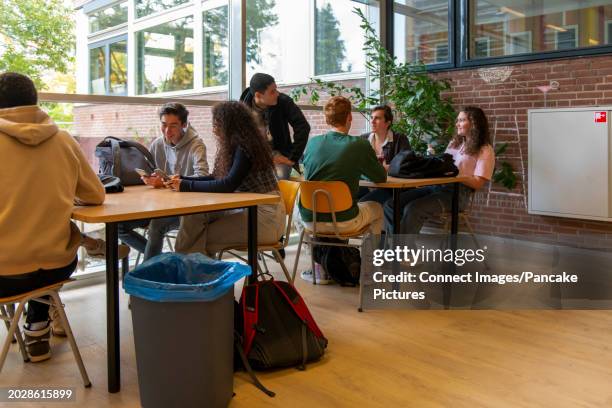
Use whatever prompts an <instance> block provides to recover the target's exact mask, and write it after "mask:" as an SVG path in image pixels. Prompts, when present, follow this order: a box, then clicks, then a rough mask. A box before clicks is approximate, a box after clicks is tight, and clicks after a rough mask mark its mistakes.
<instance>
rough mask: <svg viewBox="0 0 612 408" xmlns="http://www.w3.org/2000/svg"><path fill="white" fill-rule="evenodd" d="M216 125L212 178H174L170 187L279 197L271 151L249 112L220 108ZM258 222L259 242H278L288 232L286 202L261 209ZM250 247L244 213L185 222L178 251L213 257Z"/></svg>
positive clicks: (192, 218) (214, 119)
mask: <svg viewBox="0 0 612 408" xmlns="http://www.w3.org/2000/svg"><path fill="white" fill-rule="evenodd" d="M212 125H213V134H214V135H215V137H216V139H217V155H216V158H215V165H214V169H213V172H212V175H211V176H206V177H182V176H173V177H172V179H171V180H170V181H169V182H168V183H167V185H168V187H170V188H172V189H173V190H175V191H180V192H185V191H197V192H204V193H233V192H249V193H262V194H275V195H280V193H279V190H278V183H277V181H276V177H275V175H274V163H273V161H272V151H271V150H270V145H269V144H268V143H266V140H265V138H264V136H263V134H261V132H260V130H259V127H258V126H257V120H256V118H255V117H254V116H253V114H252V113H251V111H250V110H249V108H248V107H246V106H245V105H244V104H242V103H240V102H235V101H230V102H222V103H219V104H217V105H215V106H214V107H213V110H212ZM257 220H258V228H257V231H258V232H257V240H258V242H260V243H275V242H278V241H279V239H280V238H281V236H282V234H283V230H284V226H285V207H284V206H283V204H282V202H279V203H278V204H269V205H260V206H258V208H257ZM246 243H247V212H246V210H233V211H222V212H215V213H210V214H197V215H190V216H185V217H182V219H181V226H180V229H179V233H178V236H177V239H176V250H177V252H183V253H189V252H204V253H207V254H209V255H213V254H215V253H216V252H218V251H220V250H221V249H224V248H228V247H235V246H242V245H246Z"/></svg>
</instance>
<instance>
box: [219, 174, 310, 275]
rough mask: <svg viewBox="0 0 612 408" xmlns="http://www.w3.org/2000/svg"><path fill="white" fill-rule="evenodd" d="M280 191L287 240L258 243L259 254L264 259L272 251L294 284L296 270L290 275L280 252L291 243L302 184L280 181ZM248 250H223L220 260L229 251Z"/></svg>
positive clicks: (220, 253) (239, 249)
mask: <svg viewBox="0 0 612 408" xmlns="http://www.w3.org/2000/svg"><path fill="white" fill-rule="evenodd" d="M278 189H279V190H280V193H281V198H282V200H283V204H284V206H285V212H286V214H287V217H286V220H287V223H286V224H285V239H284V240H283V242H282V243H281V242H278V241H277V242H270V243H264V244H259V243H257V252H258V253H259V255H260V257H261V258H262V259H264V256H265V254H264V251H271V252H272V255H273V256H274V259H275V260H276V262H278V263H279V264H280V266H281V268H282V269H283V273H284V274H285V278H286V279H287V282H290V283H292V284H293V282H294V281H295V269H294V271H293V275H289V270H288V269H287V266H286V265H285V261H284V260H283V258H282V256H281V254H280V252H279V250H281V249H285V247H286V246H287V244H288V243H289V234H290V233H291V225H292V221H293V208H294V207H295V199H296V197H297V193H298V190H299V189H300V183H298V182H295V181H288V180H280V181H279V182H278ZM246 250H247V248H246V247H245V246H240V247H228V248H223V249H222V250H221V251H220V252H219V255H218V258H219V259H221V258H222V257H223V254H224V253H225V252H228V251H246ZM264 262H265V261H264Z"/></svg>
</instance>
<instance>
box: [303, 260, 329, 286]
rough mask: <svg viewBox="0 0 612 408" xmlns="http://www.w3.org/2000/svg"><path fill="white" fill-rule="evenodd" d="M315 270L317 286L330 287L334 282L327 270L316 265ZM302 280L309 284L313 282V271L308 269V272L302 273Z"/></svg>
mask: <svg viewBox="0 0 612 408" xmlns="http://www.w3.org/2000/svg"><path fill="white" fill-rule="evenodd" d="M315 270H316V271H317V285H329V284H330V283H332V280H331V279H329V276H328V275H327V273H326V272H325V269H323V268H322V267H321V266H320V265H317V264H315ZM300 278H302V279H303V280H305V281H307V282H312V269H308V270H307V271H303V272H302V273H300Z"/></svg>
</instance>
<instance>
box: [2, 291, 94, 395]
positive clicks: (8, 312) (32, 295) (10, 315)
mask: <svg viewBox="0 0 612 408" xmlns="http://www.w3.org/2000/svg"><path fill="white" fill-rule="evenodd" d="M72 280H73V279H68V280H65V281H62V282H58V283H55V284H53V285H49V286H45V287H43V288H40V289H35V290H32V291H30V292H26V293H22V294H20V295H15V296H9V297H5V298H0V318H1V319H2V320H4V321H5V322H6V323H7V325H8V335H7V336H6V339H5V341H4V345H3V347H2V353H1V354H0V372H2V368H3V367H4V362H5V360H6V356H7V355H8V351H9V346H10V345H11V342H12V341H13V338H16V339H17V342H18V343H19V348H20V349H21V355H22V357H23V360H24V361H28V360H29V358H28V354H27V352H26V349H25V343H24V341H23V338H22V336H21V330H19V320H20V319H21V316H22V315H23V311H24V308H25V305H26V303H27V302H29V301H34V302H40V303H45V304H48V305H50V306H54V307H55V308H57V311H58V314H59V317H60V320H61V323H62V326H63V328H64V330H66V336H67V337H68V341H69V342H70V347H71V348H72V353H73V354H74V359H75V360H76V363H77V365H78V367H79V371H80V372H81V377H82V378H83V384H84V385H85V387H86V388H89V387H91V381H89V376H88V375H87V371H86V370H85V365H84V364H83V359H82V358H81V353H80V352H79V348H78V346H77V344H76V341H75V339H74V335H73V334H72V329H71V328H70V324H69V323H68V317H66V312H65V311H64V305H63V304H62V301H61V299H60V297H59V290H60V289H61V288H62V286H63V285H65V284H66V283H69V282H71V281H72ZM45 296H49V297H50V300H47V299H45V298H44V297H45ZM15 304H18V306H17V310H16V311H14V306H15Z"/></svg>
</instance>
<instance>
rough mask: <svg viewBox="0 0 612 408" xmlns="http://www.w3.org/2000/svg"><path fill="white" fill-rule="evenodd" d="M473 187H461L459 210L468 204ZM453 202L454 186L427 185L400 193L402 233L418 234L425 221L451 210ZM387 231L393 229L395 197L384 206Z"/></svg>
mask: <svg viewBox="0 0 612 408" xmlns="http://www.w3.org/2000/svg"><path fill="white" fill-rule="evenodd" d="M471 191H472V190H471V189H469V188H468V187H465V186H460V187H459V211H462V210H463V209H464V208H465V206H466V205H467V202H468V198H469V195H470V193H471ZM452 202H453V186H452V185H442V186H427V187H419V188H415V189H411V190H408V191H405V192H403V193H401V194H400V208H401V209H402V210H401V214H402V215H401V222H400V230H399V231H400V234H418V233H419V232H420V231H421V228H422V227H423V224H424V223H425V221H427V220H428V219H429V218H434V217H439V216H440V214H442V213H444V212H450V211H451V209H452ZM383 210H384V213H385V225H386V228H387V231H393V199H390V200H388V201H387V202H386V203H385V205H384V206H383Z"/></svg>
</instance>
